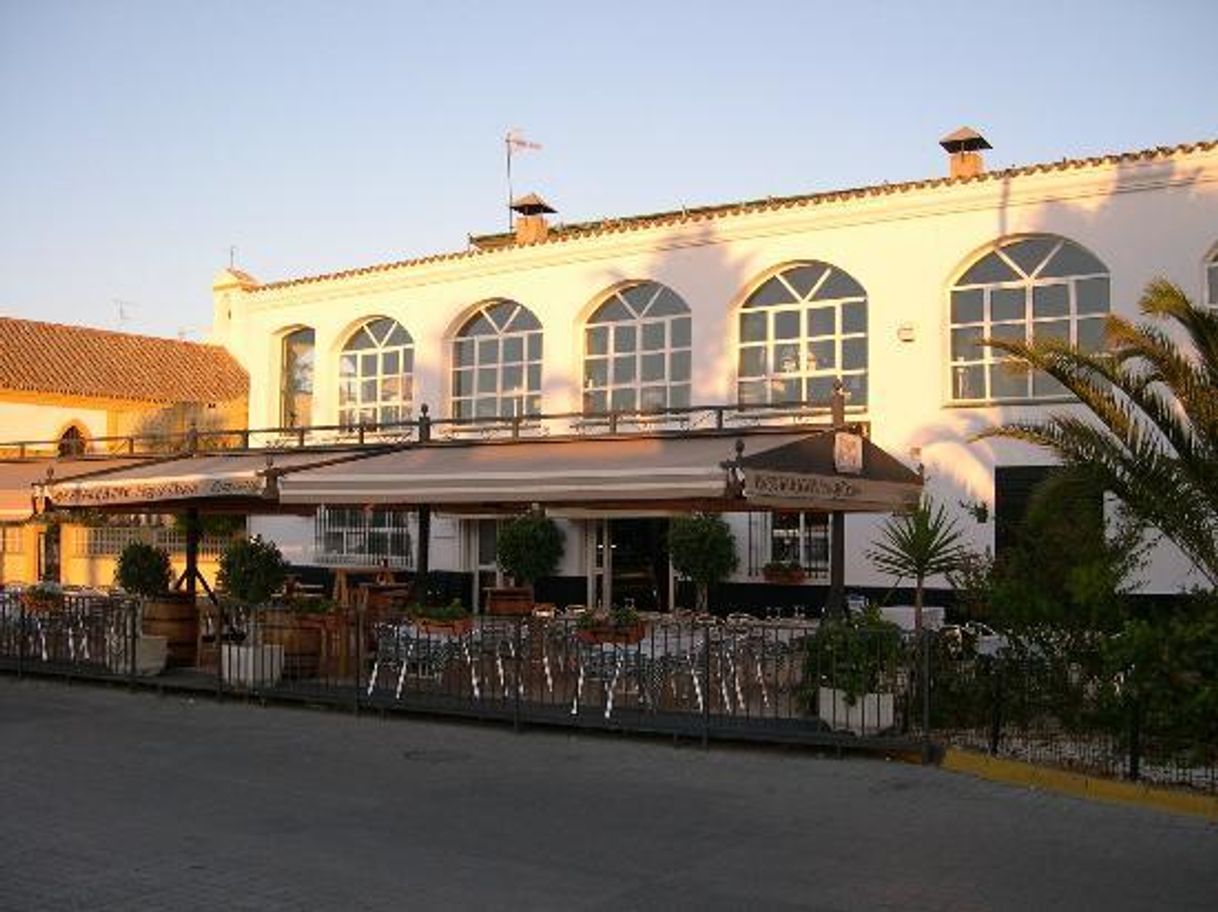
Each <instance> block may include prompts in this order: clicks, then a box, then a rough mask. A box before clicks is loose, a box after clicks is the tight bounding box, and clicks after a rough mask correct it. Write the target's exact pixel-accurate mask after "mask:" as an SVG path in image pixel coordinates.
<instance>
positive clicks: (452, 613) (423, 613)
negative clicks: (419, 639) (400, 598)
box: [406, 599, 474, 636]
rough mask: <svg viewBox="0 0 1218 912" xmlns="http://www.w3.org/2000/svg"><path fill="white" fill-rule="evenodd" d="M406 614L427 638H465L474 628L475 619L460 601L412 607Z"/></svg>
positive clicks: (454, 600)
mask: <svg viewBox="0 0 1218 912" xmlns="http://www.w3.org/2000/svg"><path fill="white" fill-rule="evenodd" d="M406 613H407V614H408V615H409V616H410V619H411V620H412V621H413V622H414V625H415V626H416V627H417V628H418V629H419V631H420V632H421V633H423V634H425V635H427V636H465V635H466V634H467V633H469V632H470V631H471V630H472V629H473V627H474V619H473V618H472V617H471V616H470V613H469V610H468V609H467V608H466V607H465V606H464V605H462V604H461V600H460V599H453V600H452V601H451V602H449V603H448V604H447V605H412V606H410V608H408V609H407V611H406Z"/></svg>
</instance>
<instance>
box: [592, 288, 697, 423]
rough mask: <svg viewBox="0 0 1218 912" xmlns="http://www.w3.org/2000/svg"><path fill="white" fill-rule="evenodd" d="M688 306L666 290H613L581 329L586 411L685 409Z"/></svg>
mask: <svg viewBox="0 0 1218 912" xmlns="http://www.w3.org/2000/svg"><path fill="white" fill-rule="evenodd" d="M690 333H691V319H690V316H689V307H688V306H687V305H686V304H685V302H684V301H682V300H681V298H680V297H678V296H677V294H676V293H675V292H674V291H672V289H670V288H666V287H664V286H663V285H660V284H658V283H656V282H640V283H638V284H635V285H630V286H627V287H625V288H621V289H619V290H617V291H615V292H614V293H613V294H612V295H611V296H610V297H609V298H608V299H607V300H606V301H605V302H604V303H603V304H601V306H600V307H598V308H597V310H596V312H595V313H593V314H592V316H591V318H589V320H588V326H587V327H586V328H585V330H584V413H585V414H600V413H604V412H608V411H611V410H612V411H615V412H633V411H642V412H648V411H659V410H662V409H665V408H683V407H686V406H688V405H689V378H690Z"/></svg>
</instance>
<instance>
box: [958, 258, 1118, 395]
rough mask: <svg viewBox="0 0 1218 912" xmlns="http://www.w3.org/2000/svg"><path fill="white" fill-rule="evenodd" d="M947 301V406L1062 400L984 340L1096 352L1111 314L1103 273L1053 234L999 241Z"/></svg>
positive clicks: (1045, 379) (1051, 384)
mask: <svg viewBox="0 0 1218 912" xmlns="http://www.w3.org/2000/svg"><path fill="white" fill-rule="evenodd" d="M948 297H949V300H948V333H949V336H948V372H949V381H948V382H949V394H950V398H951V401H953V402H960V403H966V402H967V403H973V402H976V403H986V402H1026V401H1040V400H1061V399H1063V398H1068V397H1069V392H1068V391H1067V390H1066V389H1065V387H1063V386H1062V385H1061V384H1059V383H1058V382H1057V381H1056V380H1054V379H1053V378H1052V377H1049V376H1048V375H1046V374H1043V373H1041V372H1039V371H1027V370H1020V369H1019V368H1018V363H1019V362H1018V361H1016V360H1015V359H1012V358H1010V357H1007V356H1006V355H1005V354H1004V353H1002V352H999V351H996V350H994V349H992V348H990V347H989V346H985V345H981V344H979V340H981V339H985V338H997V339H1001V338H1008V339H1014V340H1018V341H1032V340H1034V339H1038V338H1057V339H1061V340H1063V341H1067V342H1069V343H1070V344H1072V345H1079V346H1081V347H1083V348H1084V349H1091V350H1096V349H1098V348H1100V347H1102V345H1103V336H1104V322H1105V318H1106V317H1107V315H1108V313H1109V311H1110V309H1111V304H1110V300H1111V281H1110V274H1109V271H1108V267H1107V266H1105V265H1104V263H1103V261H1101V260H1100V259H1099V257H1097V256H1096V255H1095V254H1093V253H1091V251H1089V250H1087V249H1086V248H1085V247H1083V246H1082V245H1081V244H1079V243H1077V242H1076V241H1072V240H1070V239H1069V238H1064V237H1061V236H1059V235H1054V234H1032V235H1021V236H1017V237H1012V238H1006V239H1004V240H1002V241H1000V242H999V243H997V244H995V245H993V246H992V247H990V248H988V249H986V250H985V251H983V252H982V253H981V254H980V255H979V256H976V257H974V258H973V259H972V260H971V261H970V262H969V265H968V267H967V268H966V269H965V270H964V271H963V272H962V273H961V275H960V277H959V278H957V279H956V281H955V282H953V283H952V287H951V290H950V292H949V296H948Z"/></svg>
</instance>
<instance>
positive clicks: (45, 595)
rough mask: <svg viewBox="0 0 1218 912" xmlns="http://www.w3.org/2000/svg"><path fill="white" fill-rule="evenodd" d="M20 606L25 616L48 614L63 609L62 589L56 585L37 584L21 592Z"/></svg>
mask: <svg viewBox="0 0 1218 912" xmlns="http://www.w3.org/2000/svg"><path fill="white" fill-rule="evenodd" d="M21 604H22V607H24V608H25V611H26V613H27V614H48V613H50V612H52V611H57V610H59V609H60V608H62V607H63V589H61V588H60V586H59V584H58V583H37V584H35V585H33V586H26V587H25V588H24V589H22V590H21Z"/></svg>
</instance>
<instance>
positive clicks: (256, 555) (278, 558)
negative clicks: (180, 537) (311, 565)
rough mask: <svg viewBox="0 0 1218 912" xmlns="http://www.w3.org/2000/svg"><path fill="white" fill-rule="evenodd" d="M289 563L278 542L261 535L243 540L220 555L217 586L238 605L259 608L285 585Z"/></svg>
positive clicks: (231, 545) (232, 544)
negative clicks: (256, 606)
mask: <svg viewBox="0 0 1218 912" xmlns="http://www.w3.org/2000/svg"><path fill="white" fill-rule="evenodd" d="M286 576H287V562H286V561H285V560H284V559H283V555H282V554H280V553H279V548H278V547H276V545H275V543H274V542H269V541H264V540H263V539H261V538H259V537H258V536H257V535H255V536H253V537H252V538H239V539H237V540H236V541H234V542H232V543H231V544H230V545H229V546H228V547H227V548H225V549H224V553H223V554H221V555H220V572H219V574H218V576H217V582H218V583H219V584H220V586H221V588H223V589H224V591H225V592H227V593H228V594H229V595H231V596H232V597H233V598H235V599H236V600H237V601H239V602H242V603H243V604H246V605H258V604H262V603H263V602H266V601H268V600H269V599H270V597H271V594H272V593H274V592H275V591H276V590H277V589H279V588H280V587H281V586H282V585H283V581H284V578H285V577H286Z"/></svg>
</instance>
